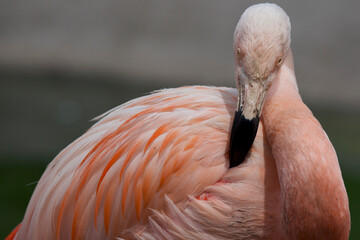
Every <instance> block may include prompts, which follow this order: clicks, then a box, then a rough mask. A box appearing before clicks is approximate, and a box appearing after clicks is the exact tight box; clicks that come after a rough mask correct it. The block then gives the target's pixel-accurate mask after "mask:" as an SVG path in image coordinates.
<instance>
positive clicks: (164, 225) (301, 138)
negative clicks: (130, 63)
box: [7, 4, 350, 240]
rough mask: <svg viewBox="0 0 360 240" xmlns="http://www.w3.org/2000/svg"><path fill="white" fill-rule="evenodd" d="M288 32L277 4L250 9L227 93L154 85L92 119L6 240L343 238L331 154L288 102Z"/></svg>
mask: <svg viewBox="0 0 360 240" xmlns="http://www.w3.org/2000/svg"><path fill="white" fill-rule="evenodd" d="M290 29H291V26H290V20H289V17H288V16H287V14H286V13H285V12H284V10H283V9H282V8H280V7H279V6H277V5H275V4H257V5H253V6H250V7H249V8H248V9H247V10H246V11H245V12H244V13H243V15H242V16H241V18H240V20H239V23H238V24H237V26H236V30H235V33H234V52H235V75H236V83H237V89H232V88H226V87H210V86H188V87H180V88H174V89H165V90H160V91H156V92H154V93H152V94H150V95H148V96H144V97H140V98H137V99H134V100H132V101H129V102H127V103H125V104H123V105H121V106H118V107H116V108H114V109H112V110H110V111H108V112H106V113H105V114H103V115H101V116H100V117H98V120H99V121H98V122H97V123H96V124H95V125H94V126H93V127H91V128H90V129H89V130H88V131H87V132H86V133H85V134H84V135H82V136H81V137H80V138H78V139H77V140H75V141H74V142H73V143H71V144H70V145H69V146H68V147H66V148H65V149H64V150H63V151H61V152H60V153H59V154H58V155H57V156H56V158H55V159H54V160H53V161H52V162H51V163H50V164H49V165H48V167H47V169H46V171H45V172H44V174H43V176H42V177H41V179H40V181H39V183H38V184H37V187H36V189H35V191H34V193H33V195H32V198H31V200H30V203H29V205H28V207H27V210H26V213H25V216H24V218H23V221H22V223H21V224H20V225H19V226H18V227H17V228H16V229H15V230H13V232H12V233H11V234H10V235H9V236H8V238H7V239H116V238H117V239H208V240H210V239H348V236H349V230H350V213H349V205H348V198H347V193H346V189H345V187H344V183H343V179H342V176H341V171H340V167H339V164H338V160H337V156H336V153H335V150H334V148H333V146H332V144H331V142H330V140H329V139H328V137H327V135H326V133H325V132H324V130H323V129H322V127H321V125H320V124H319V122H318V121H317V120H316V119H315V117H314V116H313V115H312V113H311V111H310V110H309V109H308V108H307V107H306V105H305V104H304V103H303V102H302V99H301V97H300V95H299V91H298V87H297V82H296V78H295V74H294V65H293V55H292V51H291V48H290ZM234 113H235V114H234Z"/></svg>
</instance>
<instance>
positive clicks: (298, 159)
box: [263, 53, 350, 239]
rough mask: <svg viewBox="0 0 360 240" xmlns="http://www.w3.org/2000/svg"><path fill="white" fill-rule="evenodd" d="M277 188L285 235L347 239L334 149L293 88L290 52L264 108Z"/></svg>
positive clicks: (343, 195)
mask: <svg viewBox="0 0 360 240" xmlns="http://www.w3.org/2000/svg"><path fill="white" fill-rule="evenodd" d="M263 121H264V125H265V129H266V134H267V138H268V141H269V144H270V146H271V150H272V154H273V157H274V159H275V163H276V167H277V171H278V176H279V182H280V188H281V204H282V206H281V208H280V209H282V212H281V216H282V217H281V219H282V220H281V221H282V222H281V224H282V229H284V235H285V236H286V239H347V238H348V235H349V228H350V216H349V206H348V199H347V194H346V190H345V187H344V183H343V180H342V176H341V172H340V168H339V164H338V161H337V157H336V153H335V151H334V149H333V147H332V144H331V142H330V141H329V139H328V137H327V135H326V134H325V132H324V131H323V129H322V127H321V125H320V124H319V122H318V121H317V120H316V119H315V118H314V116H313V115H312V113H311V111H310V110H309V109H308V108H307V107H306V105H305V104H304V103H303V102H302V100H301V97H300V95H299V92H298V88H297V84H296V78H295V74H294V66H293V59H292V54H291V53H290V54H289V55H288V57H287V59H286V61H285V62H284V64H283V66H282V67H281V68H280V69H279V72H278V75H277V77H276V79H275V80H274V83H273V85H272V87H271V88H270V90H269V93H268V95H267V98H266V100H265V103H264V108H263Z"/></svg>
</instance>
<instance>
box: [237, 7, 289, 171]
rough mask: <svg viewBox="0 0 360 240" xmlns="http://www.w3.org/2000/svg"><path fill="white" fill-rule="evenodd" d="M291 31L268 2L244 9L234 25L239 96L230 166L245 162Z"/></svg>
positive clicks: (284, 17)
mask: <svg viewBox="0 0 360 240" xmlns="http://www.w3.org/2000/svg"><path fill="white" fill-rule="evenodd" d="M290 30H291V25H290V19H289V17H288V16H287V14H286V13H285V12H284V10H283V9H282V8H281V7H279V6H278V5H276V4H270V3H263V4H256V5H253V6H251V7H249V8H248V9H246V10H245V12H244V13H243V15H242V16H241V18H240V20H239V23H238V24H237V26H236V29H235V33H234V51H235V72H236V73H235V74H236V83H237V87H238V90H239V97H238V101H237V109H236V113H235V118H234V123H233V128H232V133H231V139H230V167H234V166H237V165H239V164H240V163H241V162H242V161H243V160H244V158H245V156H246V155H247V153H248V151H249V149H250V147H251V145H252V143H253V141H254V139H255V136H256V133H257V128H258V123H259V119H260V116H261V111H262V107H263V103H264V99H265V95H266V92H267V90H268V89H269V88H270V86H271V82H272V81H273V80H274V79H275V77H276V75H277V72H278V69H279V68H280V67H281V65H282V63H283V61H284V59H285V57H286V55H287V54H288V52H289V51H290Z"/></svg>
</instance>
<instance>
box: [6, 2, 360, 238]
mask: <svg viewBox="0 0 360 240" xmlns="http://www.w3.org/2000/svg"><path fill="white" fill-rule="evenodd" d="M255 2H258V1H235V0H227V1H215V0H208V1H199V0H192V1H190V0H186V1H174V0H166V1H165V0H152V1H145V0H143V1H138V0H135V1H134V0H132V1H130V0H128V1H123V0H106V1H95V0H88V1H83V0H81V1H68V0H64V1H61V2H49V1H45V0H33V1H31V2H25V1H24V2H19V1H10V0H5V1H2V2H0V111H1V113H0V116H1V117H0V133H1V134H0V190H1V191H0V192H1V194H2V195H1V198H0V238H3V237H5V236H6V234H7V233H9V232H10V231H11V229H12V228H13V227H15V226H16V225H17V224H18V223H19V222H20V221H21V219H22V217H23V214H24V212H25V209H26V206H27V203H28V201H29V199H30V197H31V194H32V191H33V189H34V188H35V186H36V182H37V180H38V179H39V178H40V176H41V174H42V172H43V171H44V169H45V167H46V165H47V164H48V163H49V162H50V161H51V160H52V159H53V158H54V157H55V155H56V154H57V153H58V152H59V151H60V150H61V149H63V148H64V147H65V146H67V145H68V144H69V143H70V142H72V141H73V140H75V139H76V138H77V137H79V136H80V135H81V134H82V133H84V132H85V131H86V130H87V129H88V128H89V127H90V126H91V125H92V124H93V122H91V121H90V120H91V119H92V118H94V117H96V116H98V115H100V114H101V113H103V112H105V111H106V110H108V109H110V108H112V107H115V106H117V105H119V104H121V103H124V102H126V101H127V100H130V99H132V98H135V97H139V96H142V95H144V94H147V93H150V92H151V91H152V90H156V89H160V88H166V87H177V86H182V85H195V84H206V85H216V86H235V84H234V77H233V75H234V73H233V53H232V38H233V31H234V28H235V26H236V24H237V21H238V19H239V17H240V16H241V14H242V12H243V11H244V10H245V9H246V7H248V6H249V5H251V4H253V3H255ZM275 2H276V3H278V4H279V5H280V6H282V7H283V8H284V10H285V11H286V12H287V13H288V15H289V16H290V19H291V22H292V49H293V53H294V58H295V67H296V74H297V79H298V85H299V88H300V93H301V95H302V96H303V100H304V101H305V103H306V104H307V105H308V106H309V107H310V108H311V110H312V111H313V113H314V115H315V116H316V117H317V118H318V119H319V121H320V122H321V124H322V125H323V127H324V129H325V131H326V132H327V133H328V135H329V138H330V140H331V141H332V142H333V144H334V147H335V149H336V151H337V153H338V157H339V162H340V165H341V168H342V171H343V176H344V180H345V184H346V187H347V190H348V195H349V201H350V208H351V216H352V232H351V239H360V229H359V227H358V226H360V192H359V190H360V176H359V171H360V162H359V161H358V160H359V157H360V138H359V136H360V127H359V122H360V94H359V90H360V81H359V76H360V68H359V62H360V31H359V29H360V17H359V16H358V9H359V8H360V2H358V1H343V2H339V1H335V0H330V1H325V0H321V1H316V2H314V1H297V2H295V1H275Z"/></svg>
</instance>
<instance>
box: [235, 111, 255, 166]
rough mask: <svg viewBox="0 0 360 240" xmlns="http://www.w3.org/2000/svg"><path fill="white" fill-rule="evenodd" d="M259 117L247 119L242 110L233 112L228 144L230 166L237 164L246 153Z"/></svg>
mask: <svg viewBox="0 0 360 240" xmlns="http://www.w3.org/2000/svg"><path fill="white" fill-rule="evenodd" d="M259 120H260V117H258V116H257V117H255V118H253V119H251V120H248V119H246V118H245V117H244V115H243V114H242V112H241V111H240V112H238V111H236V112H235V117H234V122H233V125H232V129H231V135H230V144H229V159H230V168H232V167H236V166H239V164H241V163H242V162H243V161H244V159H245V157H246V155H247V154H248V152H249V150H250V148H251V146H252V144H253V142H254V139H255V136H256V133H257V129H258V126H259Z"/></svg>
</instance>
